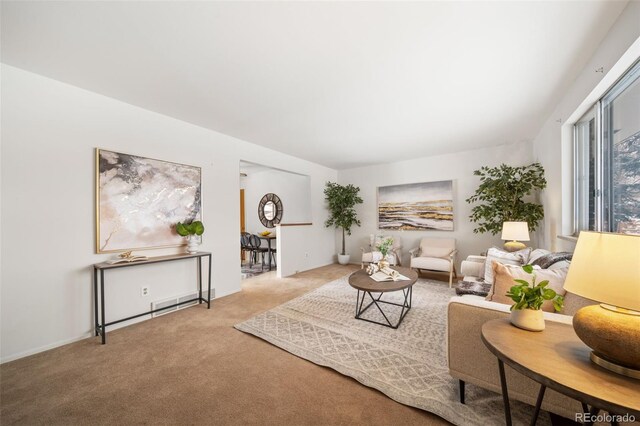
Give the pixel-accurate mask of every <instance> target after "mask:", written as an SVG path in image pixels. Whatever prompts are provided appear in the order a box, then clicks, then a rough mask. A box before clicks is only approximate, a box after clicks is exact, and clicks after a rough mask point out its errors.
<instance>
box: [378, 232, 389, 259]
mask: <svg viewBox="0 0 640 426" xmlns="http://www.w3.org/2000/svg"><path fill="white" fill-rule="evenodd" d="M392 247H393V237H387V238H385V239H383V240H382V241H380V242H379V243H378V244H376V248H377V249H378V251H379V252H380V253H382V258H383V259H385V258H386V257H387V254H389V252H390V251H391V248H392Z"/></svg>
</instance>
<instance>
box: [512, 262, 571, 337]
mask: <svg viewBox="0 0 640 426" xmlns="http://www.w3.org/2000/svg"><path fill="white" fill-rule="evenodd" d="M522 269H523V270H524V271H525V272H526V273H528V274H531V275H532V280H531V283H528V282H527V281H525V280H521V279H514V281H515V282H516V283H518V284H516V285H514V286H513V287H511V288H510V289H509V291H508V292H507V296H508V297H510V298H511V300H513V301H514V302H515V303H514V304H513V305H512V306H511V324H513V325H515V326H516V327H518V328H522V329H524V330H529V331H542V330H544V317H543V316H542V304H543V303H544V302H545V301H547V300H551V301H553V307H554V309H555V310H556V311H560V310H561V309H562V306H563V304H564V298H563V297H562V296H560V295H558V294H557V293H556V292H555V291H554V290H552V289H550V288H547V286H548V285H549V281H548V280H545V281H541V282H540V283H539V284H536V274H535V273H534V272H533V266H531V265H524V266H523V267H522Z"/></svg>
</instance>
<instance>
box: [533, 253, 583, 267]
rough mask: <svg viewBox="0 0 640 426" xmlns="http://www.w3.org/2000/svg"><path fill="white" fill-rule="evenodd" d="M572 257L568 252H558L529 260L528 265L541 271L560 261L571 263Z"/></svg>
mask: <svg viewBox="0 0 640 426" xmlns="http://www.w3.org/2000/svg"><path fill="white" fill-rule="evenodd" d="M572 257H573V254H572V253H569V252H568V251H560V252H557V253H548V254H545V255H543V256H540V257H538V258H536V259H535V260H531V259H529V263H531V265H533V266H539V267H541V268H542V269H547V268H549V267H550V266H553V264H554V263H557V262H562V261H571V258H572Z"/></svg>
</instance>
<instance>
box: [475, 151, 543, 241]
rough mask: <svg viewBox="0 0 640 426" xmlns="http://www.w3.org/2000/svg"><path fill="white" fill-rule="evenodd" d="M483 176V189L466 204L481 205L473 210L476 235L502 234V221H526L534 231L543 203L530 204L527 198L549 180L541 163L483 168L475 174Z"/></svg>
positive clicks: (541, 213) (530, 229) (480, 187)
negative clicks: (486, 233) (487, 233)
mask: <svg viewBox="0 0 640 426" xmlns="http://www.w3.org/2000/svg"><path fill="white" fill-rule="evenodd" d="M473 174H474V175H475V176H480V186H479V187H478V189H477V190H476V193H475V194H473V195H472V196H471V197H469V198H468V199H467V203H470V204H471V203H479V204H476V205H475V206H474V207H473V209H471V216H469V219H471V221H472V222H475V223H477V224H478V225H477V227H476V228H475V229H474V230H473V232H474V233H476V234H477V233H485V232H491V234H493V235H496V234H498V233H499V232H500V231H502V223H503V222H527V223H528V224H529V231H535V229H536V227H537V226H538V222H540V220H542V218H543V217H544V209H543V207H542V205H541V204H538V203H534V202H527V201H525V200H524V198H525V197H527V196H530V195H532V194H534V193H536V192H537V191H539V190H542V189H544V188H545V187H546V186H547V180H546V179H545V177H544V168H543V167H542V165H541V164H540V163H533V164H530V165H528V166H519V167H512V166H508V165H506V164H502V165H500V166H498V167H481V168H480V170H476V171H475V172H473Z"/></svg>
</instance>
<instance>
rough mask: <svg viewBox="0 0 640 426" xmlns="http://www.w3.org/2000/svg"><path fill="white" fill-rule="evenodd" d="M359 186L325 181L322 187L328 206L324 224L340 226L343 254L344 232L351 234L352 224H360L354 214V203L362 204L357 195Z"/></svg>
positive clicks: (343, 252) (343, 251)
mask: <svg viewBox="0 0 640 426" xmlns="http://www.w3.org/2000/svg"><path fill="white" fill-rule="evenodd" d="M358 192H360V188H358V187H357V186H353V185H351V184H349V185H347V186H343V185H340V184H337V183H335V182H327V185H326V188H325V189H324V195H325V200H326V201H327V204H328V207H329V219H327V220H326V222H325V223H324V225H325V226H326V227H327V228H328V227H330V226H335V227H336V228H342V253H341V254H345V248H344V234H345V232H346V233H347V234H348V235H351V227H352V226H353V225H357V226H360V221H359V220H358V217H357V215H356V209H355V206H356V204H362V198H360V197H359V196H358Z"/></svg>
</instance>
